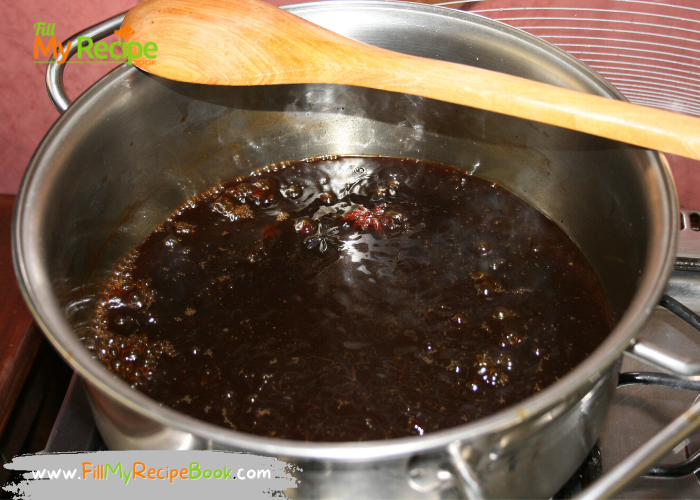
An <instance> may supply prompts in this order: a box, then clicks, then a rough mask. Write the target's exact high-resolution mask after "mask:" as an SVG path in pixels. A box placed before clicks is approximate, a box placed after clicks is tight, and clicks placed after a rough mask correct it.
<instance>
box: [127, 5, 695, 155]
mask: <svg viewBox="0 0 700 500" xmlns="http://www.w3.org/2000/svg"><path fill="white" fill-rule="evenodd" d="M125 27H130V28H132V29H133V31H134V33H133V35H131V36H130V37H129V41H136V42H139V43H140V44H141V45H142V46H145V44H146V43H147V42H155V43H156V44H157V47H158V48H157V58H156V63H155V64H149V62H150V61H151V60H149V59H147V58H140V59H136V60H134V65H136V66H138V67H139V68H141V69H143V70H144V71H147V72H149V73H152V74H154V75H158V76H162V77H165V78H169V79H171V80H178V81H183V82H190V83H203V84H211V85H276V84H298V83H332V84H344V85H355V86H360V87H369V88H374V89H380V90H387V91H392V92H401V93H406V94H413V95H418V96H423V97H428V98H432V99H439V100H442V101H447V102H451V103H455V104H461V105H465V106H471V107H474V108H479V109H484V110H488V111H494V112H497V113H503V114H507V115H511V116H516V117H519V118H525V119H529V120H534V121H538V122H542V123H547V124H550V125H556V126H560V127H564V128H567V129H571V130H577V131H579V132H585V133H589V134H593V135H597V136H600V137H606V138H609V139H614V140H618V141H622V142H626V143H629V144H633V145H636V146H641V147H645V148H649V149H655V150H659V151H663V152H667V153H673V154H676V155H680V156H686V157H688V158H694V159H699V160H700V119H697V118H694V117H691V116H688V115H682V114H678V113H672V112H670V111H664V110H660V109H656V108H650V107H646V106H640V105H635V104H630V103H627V102H623V101H618V100H614V99H608V98H604V97H599V96H594V95H590V94H585V93H581V92H577V91H573V90H568V89H563V88H559V87H555V86H552V85H548V84H544V83H539V82H535V81H531V80H527V79H524V78H519V77H515V76H511V75H506V74H503V73H498V72H494V71H489V70H484V69H480V68H475V67H472V66H466V65H462V64H455V63H449V62H444V61H438V60H434V59H426V58H421V57H415V56H410V55H406V54H401V53H397V52H393V51H389V50H385V49H381V48H378V47H374V46H371V45H367V44H364V43H360V42H356V41H354V40H350V39H348V38H345V37H342V36H340V35H338V34H336V33H333V32H331V31H328V30H326V29H324V28H321V27H319V26H317V25H315V24H313V23H310V22H308V21H306V20H304V19H301V18H299V17H297V16H295V15H293V14H290V13H288V12H286V11H284V10H282V9H279V8H277V7H274V6H272V5H270V4H267V3H265V2H263V1H260V0H198V1H196V2H195V1H192V0H145V1H144V2H143V3H140V4H139V5H137V6H136V7H135V8H134V9H132V10H131V11H130V12H129V13H128V14H127V15H126V17H125V19H124V23H123V24H122V28H125Z"/></svg>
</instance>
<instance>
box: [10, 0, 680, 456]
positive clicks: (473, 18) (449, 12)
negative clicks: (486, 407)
mask: <svg viewBox="0 0 700 500" xmlns="http://www.w3.org/2000/svg"><path fill="white" fill-rule="evenodd" d="M337 5H343V6H348V5H352V6H357V7H362V8H363V9H367V8H371V9H377V10H384V9H389V10H395V9H397V10H406V11H420V12H424V13H426V14H428V15H434V16H446V17H450V18H452V19H454V18H457V19H460V20H464V21H465V22H471V23H473V22H477V23H481V24H486V25H488V26H489V27H491V28H493V29H496V30H500V31H505V32H507V33H508V35H509V36H513V37H516V38H520V39H524V40H526V41H528V42H529V43H531V44H534V45H535V46H537V47H539V48H540V49H544V50H546V51H547V52H548V53H549V54H553V55H556V56H557V57H561V58H564V59H566V60H567V62H568V63H569V64H571V65H573V66H575V67H576V68H577V69H579V70H580V71H582V72H583V73H585V74H587V75H588V76H589V77H590V78H591V79H592V80H594V81H595V82H596V83H597V84H598V85H599V87H600V88H601V90H602V91H605V92H607V94H608V96H609V97H613V98H617V99H623V100H624V97H622V95H621V94H620V93H619V92H618V91H617V90H616V89H614V87H612V86H611V85H610V84H609V83H608V82H607V81H605V80H604V79H603V78H602V77H601V76H599V75H598V74H597V73H595V72H594V71H593V70H592V69H591V68H589V67H588V66H586V65H585V64H583V63H582V62H581V61H579V60H578V59H576V58H574V57H573V56H571V55H570V54H568V53H566V52H564V51H562V50H561V49H558V48H556V47H555V46H553V45H551V44H549V43H547V42H545V41H543V40H541V39H539V38H536V37H534V36H532V35H530V34H528V33H525V32H523V31H520V30H518V29H516V28H513V27H510V26H508V25H506V24H503V23H500V22H497V21H493V20H490V19H487V18H484V17H482V16H479V15H476V14H472V13H469V12H463V11H457V10H453V9H447V8H444V7H435V6H430V5H424V4H415V3H407V2H396V1H391V0H347V1H340V2H339V1H336V0H331V1H322V2H312V3H302V4H294V5H289V6H286V7H284V8H285V9H286V10H288V11H290V12H292V13H302V12H304V11H309V10H312V11H313V10H317V9H328V8H331V9H332V8H334V6H337ZM133 71H139V70H137V69H136V68H133V67H128V66H126V65H122V66H120V67H118V68H116V69H115V70H114V71H112V72H111V73H110V74H108V75H107V76H105V77H103V78H102V79H101V80H99V81H98V82H96V83H95V84H94V85H93V86H92V87H90V88H89V89H88V90H87V91H86V92H84V93H83V94H82V95H81V96H80V97H79V98H78V99H77V100H76V101H75V102H74V103H73V104H72V105H71V106H70V108H69V109H68V110H67V111H66V112H65V113H64V114H63V115H62V116H60V117H59V119H58V120H57V121H56V122H55V123H54V125H53V126H52V127H51V128H50V130H49V132H48V133H47V134H46V136H45V137H44V139H43V140H42V142H41V144H40V145H39V147H38V148H37V150H36V152H35V153H34V155H33V156H32V159H31V161H30V163H29V167H28V169H27V171H26V173H25V175H24V178H23V180H22V184H21V186H20V190H19V193H18V196H17V201H16V206H15V214H14V218H13V228H12V238H13V242H12V252H13V261H14V266H15V272H16V275H17V278H18V281H19V285H20V289H21V292H22V294H23V296H24V299H25V301H26V303H27V304H28V306H29V309H30V311H31V312H32V314H33V316H34V318H35V320H36V321H37V323H38V325H39V326H40V327H41V329H42V330H43V331H44V333H45V334H46V336H47V338H48V339H49V340H50V341H51V343H52V344H53V345H54V347H55V348H56V349H57V350H58V351H59V353H60V354H61V355H62V356H63V358H64V359H65V360H66V361H67V362H68V363H69V364H70V365H71V366H72V367H73V368H74V369H75V370H76V371H77V372H78V373H79V374H80V376H81V377H82V378H83V379H84V380H85V381H87V383H88V384H90V385H91V386H94V387H95V388H97V389H98V390H100V391H102V392H104V393H105V394H107V395H108V396H109V397H110V398H112V399H114V400H115V401H117V402H118V403H120V404H122V405H124V406H125V407H127V408H129V409H130V410H132V411H134V412H136V413H138V414H140V415H142V416H144V417H146V418H148V419H151V420H153V421H156V422H158V423H160V424H162V425H164V426H167V427H174V428H176V429H178V430H180V431H183V432H187V433H191V434H194V435H196V436H198V437H201V438H203V439H206V440H210V442H213V443H217V444H218V445H225V446H230V447H233V448H236V449H244V450H246V451H250V452H253V453H262V454H267V455H277V456H283V457H289V458H299V459H323V460H331V461H334V460H335V461H344V462H347V461H360V460H362V461H367V460H382V459H388V458H392V457H397V456H403V455H409V454H414V453H416V452H425V451H429V450H436V449H444V448H445V447H446V446H448V445H449V444H450V443H452V442H454V441H466V440H475V439H480V438H481V439H483V438H485V437H487V436H488V435H489V434H492V433H496V432H498V431H502V430H505V429H508V428H512V427H515V426H518V425H521V424H523V423H525V422H528V421H531V420H532V419H533V418H534V417H537V416H540V415H542V414H544V413H547V412H550V416H551V417H552V418H556V417H557V416H558V415H559V414H560V413H562V412H563V411H565V410H567V409H568V408H570V407H571V406H572V405H573V403H574V402H576V401H578V400H580V399H581V398H582V397H583V396H585V393H586V392H588V391H589V390H590V389H591V388H592V387H593V385H594V384H595V382H596V381H598V380H599V379H600V378H601V377H602V376H604V375H605V374H606V373H607V372H608V371H609V370H611V369H612V367H613V365H614V363H615V362H616V361H617V360H618V359H619V357H620V355H621V354H622V353H623V351H624V350H625V349H626V348H627V347H628V346H629V345H630V343H631V341H632V340H633V339H634V338H635V335H636V334H637V332H639V331H640V330H641V329H642V327H643V326H644V325H645V323H646V322H647V320H648V318H649V316H650V314H651V312H652V311H653V309H654V308H655V306H656V305H657V303H658V301H659V299H660V298H661V295H662V294H663V290H664V287H665V285H666V282H667V281H668V279H669V277H670V275H671V272H672V270H673V264H674V261H675V255H676V241H677V237H678V227H677V226H678V225H677V223H676V221H677V220H678V217H679V216H678V202H677V195H676V190H675V185H674V183H673V178H672V176H671V172H670V168H669V166H668V163H667V162H666V160H665V158H664V157H663V155H661V154H660V153H657V152H653V151H647V152H645V154H647V155H648V156H649V157H650V160H651V162H650V163H652V164H653V163H656V164H658V165H659V167H660V168H658V169H655V170H653V172H650V173H653V174H654V177H655V179H651V180H653V181H654V182H655V184H656V185H657V186H658V191H659V192H658V199H657V200H656V202H657V204H658V205H659V207H660V209H661V213H659V214H658V221H659V222H660V224H658V225H655V226H654V227H653V230H652V236H651V238H650V241H649V242H648V244H647V247H648V248H647V250H648V258H647V261H646V264H645V267H644V270H643V272H642V275H641V279H640V282H639V285H638V290H637V292H636V293H635V295H634V297H633V300H632V301H631V303H630V305H629V306H628V308H627V310H626V311H625V313H624V314H623V316H622V317H621V318H620V321H619V322H618V323H617V325H616V326H615V328H614V329H613V331H612V332H611V333H610V334H609V335H608V337H607V338H606V340H605V341H604V342H603V343H602V344H601V345H600V346H599V347H598V348H597V349H596V350H595V351H594V352H593V353H592V354H591V355H589V356H588V358H587V359H586V360H585V361H584V362H583V363H581V364H579V365H578V366H577V367H576V368H575V369H574V370H572V371H571V372H570V373H568V374H567V375H566V376H564V377H563V378H562V379H560V380H559V381H557V382H556V383H554V384H552V385H550V386H549V387H547V388H546V389H544V390H543V391H541V392H539V393H537V394H535V395H533V396H531V397H529V398H527V399H525V400H523V401H522V402H520V403H518V404H516V405H513V406H511V407H509V408H507V409H505V410H502V411H500V412H498V413H495V414H493V415H491V416H488V417H484V418H480V419H478V420H476V421H474V422H470V423H467V424H464V425H460V426H457V427H452V428H448V429H444V430H440V431H435V432H431V433H429V434H426V435H425V436H407V437H403V438H397V439H391V440H384V441H365V442H341V443H316V442H314V443H307V442H301V441H293V440H286V439H278V438H267V437H262V436H255V435H251V434H246V433H243V432H239V431H234V430H231V429H226V428H223V427H219V426H216V425H213V424H209V423H206V422H203V421H200V420H196V419H194V418H192V417H189V416H186V415H184V414H182V413H180V412H178V411H176V410H173V409H170V408H167V407H164V406H161V405H160V404H159V403H158V402H156V401H155V400H153V399H151V398H150V397H148V396H146V395H145V394H142V393H140V392H137V391H134V390H133V389H131V388H130V387H129V386H127V385H126V384H124V383H123V382H122V381H121V380H119V379H117V378H115V377H114V376H112V375H111V374H110V373H109V372H108V371H107V370H105V369H104V367H102V366H101V364H100V363H97V362H95V361H94V360H93V359H92V357H91V355H90V353H89V351H88V350H87V349H85V347H84V346H83V345H82V343H81V342H80V341H79V339H78V337H77V336H76V335H75V333H74V331H73V329H72V328H71V326H70V325H69V324H68V322H67V320H66V319H65V317H64V313H63V311H62V309H61V307H60V305H59V304H58V302H57V300H56V299H55V298H53V297H52V295H51V293H49V292H48V290H49V289H50V284H49V279H48V276H47V275H46V273H44V272H42V271H41V269H40V266H39V265H38V263H39V262H40V258H39V254H38V252H37V250H36V248H37V245H35V244H33V242H37V241H39V240H40V239H41V237H40V235H39V234H38V232H37V231H36V229H35V228H34V227H33V224H32V220H31V219H29V218H28V217H27V207H28V206H32V205H33V201H34V199H35V197H36V196H37V193H35V192H33V190H32V186H33V185H35V184H36V183H37V182H42V180H43V179H44V177H45V176H46V175H47V174H48V172H49V170H50V169H49V167H48V166H47V163H48V162H44V161H43V159H44V158H46V157H51V155H52V153H54V152H55V151H56V150H57V149H59V148H60V146H58V145H59V144H60V137H61V135H63V134H66V133H67V130H68V129H69V128H70V127H71V123H72V121H73V120H74V117H76V116H79V114H80V111H81V110H82V109H84V108H86V107H87V106H88V103H89V102H91V100H92V97H93V96H94V95H96V94H97V93H98V92H99V91H100V89H101V88H103V87H105V86H108V85H111V84H113V82H114V80H116V79H118V78H119V77H122V76H124V75H128V73H129V72H133ZM630 147H632V146H630ZM651 180H650V181H651ZM33 198H34V199H33Z"/></svg>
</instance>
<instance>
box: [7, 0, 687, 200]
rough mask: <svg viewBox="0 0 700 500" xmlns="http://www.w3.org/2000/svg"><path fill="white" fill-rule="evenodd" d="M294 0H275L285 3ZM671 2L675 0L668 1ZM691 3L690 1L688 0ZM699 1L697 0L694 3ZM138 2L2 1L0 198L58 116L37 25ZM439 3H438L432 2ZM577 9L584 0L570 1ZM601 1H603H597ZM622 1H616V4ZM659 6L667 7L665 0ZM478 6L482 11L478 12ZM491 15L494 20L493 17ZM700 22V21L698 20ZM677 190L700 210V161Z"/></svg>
mask: <svg viewBox="0 0 700 500" xmlns="http://www.w3.org/2000/svg"><path fill="white" fill-rule="evenodd" d="M293 1H294V0H270V2H271V3H273V4H276V5H281V4H285V3H293ZM668 1H669V2H670V0H668ZM688 1H689V0H688ZM693 1H694V0H693ZM136 3H138V0H72V1H66V0H53V1H49V0H24V1H21V2H16V1H12V0H3V1H2V2H0V18H1V19H3V20H4V21H5V28H4V29H3V30H2V31H0V46H3V47H5V48H6V50H5V62H4V63H3V74H2V79H0V138H2V147H1V148H0V194H15V193H16V192H17V189H18V187H19V183H20V181H21V178H22V175H23V173H24V170H25V168H26V166H27V164H28V162H29V159H30V158H31V155H32V153H33V152H34V150H35V149H36V147H37V146H38V144H39V142H40V141H41V139H42V137H43V136H44V134H45V133H46V132H47V130H48V129H49V127H50V126H51V124H52V123H53V122H54V121H55V120H56V119H57V118H58V112H57V111H56V110H55V109H54V107H53V105H52V104H51V102H50V100H49V98H48V96H47V94H46V88H45V84H44V72H45V70H46V65H45V64H35V63H34V62H33V47H34V30H33V25H34V23H36V22H39V21H43V22H52V23H56V29H55V35H56V37H57V39H58V40H61V41H62V40H65V39H66V38H68V37H69V36H71V35H73V34H74V33H76V32H78V31H80V30H82V29H84V28H86V27H88V26H91V25H93V24H95V23H98V22H100V21H102V20H104V19H106V18H108V17H111V16H113V15H115V14H118V13H120V12H122V11H124V10H127V9H129V8H131V7H132V6H134V5H136ZM428 3H437V0H428ZM524 3H526V4H528V5H544V6H547V5H552V4H559V5H561V4H563V3H567V2H566V1H558V2H557V1H553V0H531V1H530V2H523V1H522V0H486V1H483V2H478V3H473V4H465V9H466V8H471V9H473V10H479V8H484V7H486V6H488V7H489V8H507V7H510V6H516V7H517V6H523V4H524ZM568 3H570V4H572V5H576V4H579V5H580V4H581V2H580V0H579V1H574V0H572V1H570V2H568ZM598 3H601V2H600V0H598ZM616 3H617V2H616ZM658 3H664V0H660V1H659V2H658ZM477 7H478V8H477ZM490 17H491V16H490ZM699 21H700V19H699ZM113 67H114V66H113V65H110V64H99V65H98V64H83V65H69V66H68V67H67V68H66V73H65V75H66V76H65V82H66V89H67V91H68V95H69V96H70V97H71V98H72V99H75V97H77V96H78V95H80V93H82V92H83V91H84V90H85V89H87V88H88V87H89V86H90V85H91V84H92V83H93V82H95V81H96V80H98V79H99V78H100V77H101V76H102V75H104V74H105V73H107V72H108V71H109V70H111V69H113ZM669 160H670V162H671V165H672V168H673V171H674V177H675V179H676V184H677V187H678V191H679V195H680V199H681V206H683V207H687V208H695V209H697V208H700V167H699V166H698V164H699V163H700V162H694V161H690V160H686V159H684V158H677V157H672V156H671V157H669Z"/></svg>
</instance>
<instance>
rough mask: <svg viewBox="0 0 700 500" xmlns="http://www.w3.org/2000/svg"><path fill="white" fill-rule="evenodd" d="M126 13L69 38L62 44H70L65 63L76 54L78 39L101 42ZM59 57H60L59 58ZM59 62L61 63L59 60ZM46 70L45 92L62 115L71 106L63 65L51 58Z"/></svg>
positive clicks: (117, 25) (119, 23)
mask: <svg viewBox="0 0 700 500" xmlns="http://www.w3.org/2000/svg"><path fill="white" fill-rule="evenodd" d="M125 15H126V12H122V13H121V14H118V15H116V16H114V17H112V18H110V19H107V20H106V21H102V22H101V23H98V24H95V25H94V26H90V27H89V28H87V29H85V30H83V31H81V32H80V33H77V34H75V35H73V36H72V37H70V38H69V39H68V40H66V41H65V42H63V46H64V47H65V46H66V44H67V43H70V50H69V51H68V55H66V61H68V59H70V58H71V57H72V56H73V55H75V53H76V52H78V37H79V36H82V37H89V38H91V39H92V40H93V41H98V40H102V39H103V38H107V37H108V36H109V35H111V34H112V33H114V30H116V29H119V27H120V26H121V25H122V21H123V20H124V16H125ZM59 57H60V56H59ZM61 61H63V60H62V59H61ZM47 66H48V68H46V90H47V91H48V93H49V98H51V102H52V103H53V105H54V106H55V107H56V109H57V110H58V112H59V113H63V112H64V111H65V110H67V109H68V106H70V105H71V100H70V99H69V98H68V95H67V94H66V89H65V87H64V86H63V71H64V70H65V67H66V65H65V63H63V62H62V63H61V64H58V61H57V60H56V59H54V58H53V57H52V58H51V59H50V60H49V64H48V65H47Z"/></svg>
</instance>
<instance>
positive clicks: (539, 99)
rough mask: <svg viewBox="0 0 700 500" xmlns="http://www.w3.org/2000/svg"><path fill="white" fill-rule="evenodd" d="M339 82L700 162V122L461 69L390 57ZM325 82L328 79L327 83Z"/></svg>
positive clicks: (554, 88) (614, 101) (483, 72)
mask: <svg viewBox="0 0 700 500" xmlns="http://www.w3.org/2000/svg"><path fill="white" fill-rule="evenodd" d="M373 59H374V60H375V61H376V66H374V64H373V65H372V66H374V67H370V66H369V65H368V67H367V71H366V72H364V73H362V74H358V73H355V74H354V75H352V77H350V78H349V77H348V76H347V75H346V76H345V77H344V78H338V79H337V80H338V81H337V83H346V84H350V85H358V86H363V87H371V88H376V89H381V90H389V91H393V92H402V93H409V94H415V95H420V96H423V97H429V98H432V99H439V100H441V101H448V102H452V103H455V104H462V105H465V106H471V107H474V108H479V109H484V110H488V111H494V112H497V113H503V114H506V115H511V116H517V117H520V118H526V119H530V120H534V121H538V122H542V123H547V124H550V125H557V126H560V127H564V128H567V129H571V130H577V131H579V132H585V133H589V134H593V135H597V136H601V137H606V138H609V139H614V140H617V141H622V142H625V143H629V144H634V145H636V146H641V147H645V148H649V149H655V150H658V151H663V152H666V153H672V154H676V155H680V156H685V157H688V158H693V159H696V160H700V119H697V118H694V117H691V116H688V115H682V114H679V113H672V112H670V111H664V110H660V109H656V108H650V107H646V106H640V105H636V104H630V103H628V102H624V101H618V100H615V99H609V98H605V97H600V96H595V95H591V94H585V93H582V92H577V91H573V90H568V89H563V88H560V87H555V86H553V85H548V84H544V83H540V82H535V81H532V80H527V79H524V78H520V77H515V76H511V75H506V74H503V73H498V72H494V71H489V70H484V69H480V68H475V67H471V66H464V65H461V64H454V63H447V62H443V61H436V60H432V59H423V58H417V57H411V56H403V55H402V56H401V57H397V56H396V55H393V54H392V56H391V57H388V58H382V59H383V61H382V60H381V59H380V58H379V57H377V54H375V55H374V57H373ZM326 80H328V79H326Z"/></svg>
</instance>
